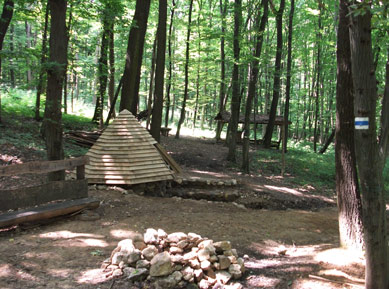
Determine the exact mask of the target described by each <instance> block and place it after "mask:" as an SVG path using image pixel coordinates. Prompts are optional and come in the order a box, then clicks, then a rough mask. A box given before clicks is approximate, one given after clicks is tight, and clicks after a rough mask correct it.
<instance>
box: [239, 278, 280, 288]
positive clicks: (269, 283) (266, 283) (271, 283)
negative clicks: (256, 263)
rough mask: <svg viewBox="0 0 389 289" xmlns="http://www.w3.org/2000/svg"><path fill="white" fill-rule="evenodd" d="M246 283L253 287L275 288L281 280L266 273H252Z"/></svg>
mask: <svg viewBox="0 0 389 289" xmlns="http://www.w3.org/2000/svg"><path fill="white" fill-rule="evenodd" d="M246 283H247V285H249V286H253V288H275V286H277V285H278V284H279V283H280V280H279V279H276V278H271V277H266V276H264V275H255V276H254V275H251V276H249V277H248V278H247V281H246ZM250 288H251V287H250Z"/></svg>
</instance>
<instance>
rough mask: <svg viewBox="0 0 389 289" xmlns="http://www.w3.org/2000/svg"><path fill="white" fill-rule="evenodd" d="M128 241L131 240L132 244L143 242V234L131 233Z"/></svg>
mask: <svg viewBox="0 0 389 289" xmlns="http://www.w3.org/2000/svg"><path fill="white" fill-rule="evenodd" d="M129 239H131V240H132V242H133V243H136V242H144V238H143V234H141V233H138V232H133V233H131V234H130V237H129Z"/></svg>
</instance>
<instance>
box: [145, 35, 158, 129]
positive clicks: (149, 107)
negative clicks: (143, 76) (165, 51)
mask: <svg viewBox="0 0 389 289" xmlns="http://www.w3.org/2000/svg"><path fill="white" fill-rule="evenodd" d="M156 49H157V36H156V37H155V39H154V44H153V53H152V54H151V69H150V85H149V97H148V99H147V102H146V103H147V119H146V129H149V126H150V121H151V114H152V108H153V95H154V76H155V63H156V62H157V59H156Z"/></svg>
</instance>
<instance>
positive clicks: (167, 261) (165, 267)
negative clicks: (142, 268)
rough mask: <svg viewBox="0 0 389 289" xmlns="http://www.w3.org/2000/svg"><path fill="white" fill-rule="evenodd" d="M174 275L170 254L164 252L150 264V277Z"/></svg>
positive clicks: (156, 256)
mask: <svg viewBox="0 0 389 289" xmlns="http://www.w3.org/2000/svg"><path fill="white" fill-rule="evenodd" d="M171 273H172V262H171V258H170V254H169V253H168V252H163V253H159V254H157V255H155V256H154V257H153V259H151V262H150V276H152V277H159V276H166V275H169V274H171Z"/></svg>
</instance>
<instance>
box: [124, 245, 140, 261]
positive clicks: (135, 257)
mask: <svg viewBox="0 0 389 289" xmlns="http://www.w3.org/2000/svg"><path fill="white" fill-rule="evenodd" d="M140 257H141V252H140V251H139V250H137V249H135V250H134V251H133V252H131V253H130V254H128V255H127V263H128V264H132V263H135V262H136V261H138V260H139V259H140Z"/></svg>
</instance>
